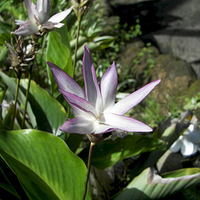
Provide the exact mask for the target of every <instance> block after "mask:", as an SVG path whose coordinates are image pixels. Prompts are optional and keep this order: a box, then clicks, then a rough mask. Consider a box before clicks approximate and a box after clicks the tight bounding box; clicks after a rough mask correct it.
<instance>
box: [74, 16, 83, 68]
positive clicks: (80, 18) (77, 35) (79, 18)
mask: <svg viewBox="0 0 200 200" xmlns="http://www.w3.org/2000/svg"><path fill="white" fill-rule="evenodd" d="M81 20H82V17H78V28H77V33H76V44H75V50H74V63H73V69H74V71H75V67H76V59H77V50H78V39H79V34H80V28H81Z"/></svg>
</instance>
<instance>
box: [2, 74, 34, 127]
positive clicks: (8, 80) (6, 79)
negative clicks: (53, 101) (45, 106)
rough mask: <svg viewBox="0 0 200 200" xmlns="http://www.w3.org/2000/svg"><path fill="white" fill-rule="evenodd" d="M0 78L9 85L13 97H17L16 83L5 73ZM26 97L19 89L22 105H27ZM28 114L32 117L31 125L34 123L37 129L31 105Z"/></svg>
mask: <svg viewBox="0 0 200 200" xmlns="http://www.w3.org/2000/svg"><path fill="white" fill-rule="evenodd" d="M0 76H1V78H2V79H3V81H4V82H5V84H6V85H7V87H8V88H9V89H10V91H11V93H12V94H13V95H15V90H16V87H17V86H16V85H17V84H16V83H15V81H14V80H13V79H12V78H10V77H9V76H7V75H6V74H4V73H3V72H1V71H0ZM25 99H26V98H25V95H24V94H23V92H22V91H21V90H20V89H19V94H18V101H19V102H20V103H21V104H22V105H25ZM27 113H28V115H29V117H30V120H31V123H32V126H33V127H36V126H37V124H36V119H35V116H34V114H33V111H32V109H31V107H30V104H28V106H27Z"/></svg>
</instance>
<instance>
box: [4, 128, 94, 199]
mask: <svg viewBox="0 0 200 200" xmlns="http://www.w3.org/2000/svg"><path fill="white" fill-rule="evenodd" d="M0 154H1V156H2V157H3V159H4V160H5V161H6V162H7V163H8V165H9V166H10V167H11V168H12V169H13V171H14V172H15V173H16V175H17V177H18V178H19V180H20V182H21V184H22V186H23V188H24V190H25V191H26V193H27V195H28V196H29V198H30V199H31V200H35V199H38V200H40V199H41V200H56V199H59V200H74V199H82V195H83V191H84V183H85V178H86V167H85V164H84V163H83V161H82V160H81V159H80V158H79V157H77V156H76V155H75V154H74V153H72V152H71V151H70V149H69V148H68V147H67V145H66V144H65V143H64V141H63V140H61V139H60V138H58V137H56V136H55V135H53V134H50V133H47V132H42V131H36V130H32V129H26V130H20V131H1V132H0ZM86 199H88V200H89V199H91V197H90V194H89V191H88V193H87V198H86Z"/></svg>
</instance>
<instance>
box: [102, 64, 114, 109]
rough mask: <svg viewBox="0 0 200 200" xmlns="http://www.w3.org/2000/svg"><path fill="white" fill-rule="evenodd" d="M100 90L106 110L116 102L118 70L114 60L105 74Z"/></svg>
mask: <svg viewBox="0 0 200 200" xmlns="http://www.w3.org/2000/svg"><path fill="white" fill-rule="evenodd" d="M100 90H101V95H102V100H103V108H104V110H106V109H107V108H109V107H112V106H113V105H114V104H115V98H116V91H117V71H116V67H115V63H114V62H113V64H112V65H111V67H109V68H108V69H107V71H106V73H105V74H104V75H103V77H102V79H101V83H100Z"/></svg>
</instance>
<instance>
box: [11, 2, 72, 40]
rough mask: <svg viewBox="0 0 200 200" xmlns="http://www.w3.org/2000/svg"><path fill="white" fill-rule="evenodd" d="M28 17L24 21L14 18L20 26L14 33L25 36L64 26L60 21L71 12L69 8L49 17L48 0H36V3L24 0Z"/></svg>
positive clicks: (49, 4)
mask: <svg viewBox="0 0 200 200" xmlns="http://www.w3.org/2000/svg"><path fill="white" fill-rule="evenodd" d="M24 1H25V5H26V8H27V13H28V17H29V19H28V20H26V21H22V20H15V21H16V24H17V25H20V27H19V28H18V29H17V30H16V31H15V32H14V34H16V35H21V36H27V35H31V34H34V33H35V34H40V32H43V30H45V29H48V30H52V29H54V28H61V27H62V26H64V24H63V23H60V22H61V21H62V20H63V19H64V18H65V17H67V15H68V14H69V13H70V12H71V9H72V7H73V6H72V7H71V8H69V9H67V10H65V11H62V12H60V13H58V14H55V15H53V16H52V17H51V18H49V11H50V7H51V1H50V0H37V2H36V5H35V4H34V3H33V2H32V1H31V0H24Z"/></svg>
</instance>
